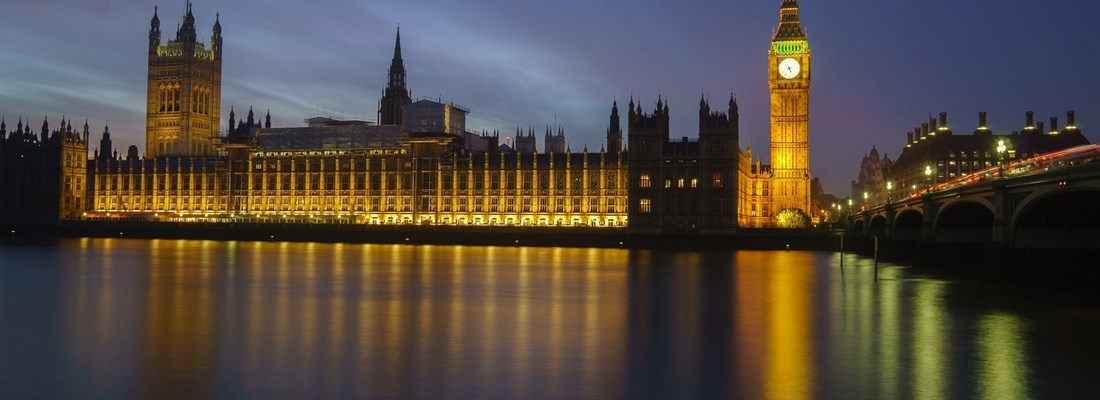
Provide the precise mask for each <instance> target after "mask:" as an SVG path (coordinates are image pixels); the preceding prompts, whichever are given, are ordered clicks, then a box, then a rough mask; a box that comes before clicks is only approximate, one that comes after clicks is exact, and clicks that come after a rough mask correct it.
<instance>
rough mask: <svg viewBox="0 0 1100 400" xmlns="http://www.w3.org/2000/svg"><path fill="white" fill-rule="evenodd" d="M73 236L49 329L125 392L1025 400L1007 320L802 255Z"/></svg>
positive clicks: (1021, 330)
mask: <svg viewBox="0 0 1100 400" xmlns="http://www.w3.org/2000/svg"><path fill="white" fill-rule="evenodd" d="M74 243H76V244H75V245H74V246H73V247H74V248H75V251H76V253H75V254H76V255H75V256H74V259H73V261H74V262H73V264H72V273H71V275H69V276H66V278H65V286H66V287H67V288H69V289H71V290H66V291H64V293H63V302H64V303H65V304H66V305H69V306H70V307H69V308H67V311H66V313H65V317H64V318H65V321H64V323H65V324H66V325H67V326H68V327H71V329H67V330H66V333H67V336H66V339H65V340H66V341H67V342H69V343H70V347H72V348H74V349H77V348H79V349H88V348H94V349H95V350H83V351H79V352H76V355H74V358H75V359H76V362H77V363H78V365H80V366H83V368H84V369H87V370H89V371H90V372H91V375H92V376H93V377H95V378H94V379H96V380H97V381H103V382H118V381H119V380H120V378H119V377H120V376H124V375H125V374H133V375H134V376H135V377H136V380H137V381H138V382H139V385H138V388H137V389H136V390H135V392H136V394H137V395H138V396H139V397H148V398H160V397H184V398H201V397H219V396H220V397H273V396H274V397H280V396H283V397H291V398H303V397H326V398H338V397H403V398H405V397H481V398H484V397H502V398H515V397H532V396H534V397H559V398H560V397H571V398H573V397H587V398H609V397H610V398H619V397H632V395H645V394H647V393H648V394H649V395H651V396H658V397H661V396H672V397H676V395H677V394H680V395H682V396H685V397H736V398H761V399H788V398H812V397H818V396H820V395H821V394H822V393H823V391H829V393H833V394H835V393H844V394H846V395H847V397H851V398H897V397H915V398H945V397H953V395H954V394H956V393H958V392H959V390H960V388H958V387H953V386H952V385H953V384H955V383H953V382H957V381H960V380H965V379H966V378H960V376H963V377H965V376H968V375H969V374H973V375H975V378H974V381H973V385H972V386H973V387H972V388H964V389H962V390H963V393H968V394H972V396H973V397H979V398H983V399H994V398H995V399H1011V398H1029V397H1032V396H1031V395H1032V392H1031V391H1029V389H1030V386H1029V385H1030V381H1029V379H1030V377H1031V372H1030V371H1029V370H1028V367H1027V363H1028V362H1029V357H1028V355H1027V354H1028V347H1029V342H1028V338H1027V336H1026V332H1027V322H1026V321H1024V320H1023V319H1021V317H1019V316H1017V315H1014V314H1009V313H985V314H980V315H978V316H976V317H974V318H976V319H975V320H974V322H973V323H972V324H970V325H965V324H960V323H957V322H956V321H955V319H957V318H962V317H959V316H952V315H951V310H950V308H949V305H948V303H947V300H946V296H947V295H948V293H949V290H950V286H949V285H946V284H943V283H942V282H934V281H932V282H906V281H901V280H883V281H880V282H878V283H874V282H873V280H872V279H873V278H872V271H873V270H872V269H870V268H869V267H868V265H867V264H866V263H861V262H850V263H849V264H847V267H846V269H845V270H844V271H843V272H842V271H840V270H839V268H838V267H837V266H836V265H835V262H836V261H837V260H838V259H837V258H836V257H832V256H828V255H825V256H822V255H820V254H816V253H804V252H736V253H722V254H705V253H663V252H651V251H630V250H618V249H573V248H526V247H463V246H408V245H352V244H317V243H285V242H283V243H268V242H240V243H238V242H213V241H170V240H150V241H140V240H130V239H125V240H122V239H80V240H79V241H77V242H74ZM70 276H71V277H70ZM971 325H972V326H973V330H974V331H975V332H974V334H973V337H967V336H965V334H963V335H962V336H961V337H962V338H961V339H960V338H953V337H952V333H953V332H958V330H959V329H964V328H966V327H967V326H971ZM959 340H964V341H966V340H969V341H971V342H964V343H960V342H958V341H959ZM966 346H970V347H973V349H974V353H975V354H974V355H973V357H974V359H973V360H972V361H971V363H970V364H965V363H963V364H960V365H955V364H953V360H957V359H958V358H959V357H960V356H959V354H960V353H959V352H960V351H963V352H964V353H963V354H968V353H966V350H965V349H963V350H960V349H959V347H964V348H965V347H966ZM104 348H105V349H108V350H110V352H111V353H107V354H111V355H112V356H110V357H109V356H107V355H104V353H100V352H97V351H101V350H102V349H104ZM118 354H122V355H123V357H121V358H119V357H118ZM127 354H128V355H129V358H126V355H127ZM126 360H133V362H132V363H128V362H127V361H126ZM956 362H957V361H956ZM971 365H972V366H973V367H972V371H968V370H967V369H968V368H970V366H971ZM653 371H657V372H653ZM838 382H839V383H838ZM116 384H117V383H116ZM225 385H230V386H231V388H230V389H226V387H225ZM631 385H637V386H639V387H641V388H642V390H637V389H630V388H627V387H628V386H631ZM227 390H228V391H227ZM648 390H651V391H648Z"/></svg>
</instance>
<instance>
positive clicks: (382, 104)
mask: <svg viewBox="0 0 1100 400" xmlns="http://www.w3.org/2000/svg"><path fill="white" fill-rule="evenodd" d="M405 78H406V73H405V60H403V59H402V58H401V27H400V26H398V27H397V39H396V40H394V45H393V61H392V62H390V70H389V79H388V80H387V82H386V88H385V89H384V90H383V91H382V100H381V101H379V104H378V123H379V124H380V125H400V124H401V122H402V118H401V107H403V106H405V105H406V104H409V103H411V102H412V99H411V98H410V96H409V89H408V87H406V85H405Z"/></svg>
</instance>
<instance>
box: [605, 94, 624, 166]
mask: <svg viewBox="0 0 1100 400" xmlns="http://www.w3.org/2000/svg"><path fill="white" fill-rule="evenodd" d="M607 151H608V152H610V153H616V154H617V153H619V152H621V151H623V127H622V124H621V123H620V122H619V102H618V101H615V102H612V103H611V118H610V119H609V121H608V125H607Z"/></svg>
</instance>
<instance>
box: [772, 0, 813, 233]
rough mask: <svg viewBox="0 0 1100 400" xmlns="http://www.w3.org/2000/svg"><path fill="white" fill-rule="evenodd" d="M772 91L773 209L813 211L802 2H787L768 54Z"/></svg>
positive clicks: (807, 59)
mask: <svg viewBox="0 0 1100 400" xmlns="http://www.w3.org/2000/svg"><path fill="white" fill-rule="evenodd" d="M768 61H769V65H770V70H769V71H770V72H769V74H768V87H769V89H770V93H771V180H772V183H771V192H770V202H771V205H770V209H771V210H772V212H779V211H782V210H784V209H788V208H795V209H799V210H802V211H804V212H806V213H807V214H811V213H812V212H813V210H811V208H810V110H809V108H810V72H811V68H810V46H809V42H808V41H807V39H806V33H805V31H804V30H803V29H802V24H801V22H800V18H799V8H798V3H797V2H796V1H795V0H785V1H784V2H783V5H782V6H781V8H780V17H779V28H777V29H776V31H775V34H774V36H773V38H772V47H771V50H770V51H769V52H768Z"/></svg>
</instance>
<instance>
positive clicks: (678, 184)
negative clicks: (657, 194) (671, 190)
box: [676, 178, 684, 189]
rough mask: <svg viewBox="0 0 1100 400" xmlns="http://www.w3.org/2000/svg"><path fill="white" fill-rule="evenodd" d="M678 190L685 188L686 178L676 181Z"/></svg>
mask: <svg viewBox="0 0 1100 400" xmlns="http://www.w3.org/2000/svg"><path fill="white" fill-rule="evenodd" d="M676 188H678V189H683V188H684V178H680V179H677V180H676Z"/></svg>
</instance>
